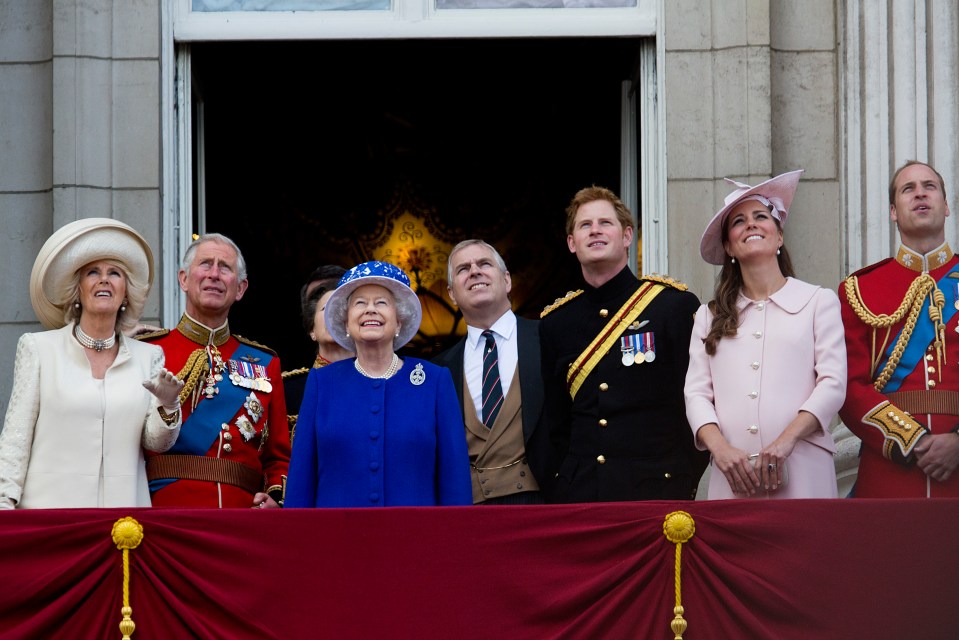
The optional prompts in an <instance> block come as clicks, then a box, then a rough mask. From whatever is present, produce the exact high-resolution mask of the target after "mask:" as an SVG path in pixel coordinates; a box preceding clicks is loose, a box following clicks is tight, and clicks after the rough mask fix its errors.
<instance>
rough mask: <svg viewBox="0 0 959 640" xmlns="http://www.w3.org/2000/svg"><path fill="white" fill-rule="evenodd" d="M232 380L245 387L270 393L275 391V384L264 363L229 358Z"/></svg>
mask: <svg viewBox="0 0 959 640" xmlns="http://www.w3.org/2000/svg"><path fill="white" fill-rule="evenodd" d="M228 364H229V367H230V382H232V383H233V384H234V385H236V386H238V387H243V388H244V389H253V390H254V391H262V392H263V393H270V392H271V391H273V385H272V384H271V383H270V378H269V376H267V375H266V367H264V366H263V365H262V364H253V363H251V362H246V361H243V360H229V361H228Z"/></svg>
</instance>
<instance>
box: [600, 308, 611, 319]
mask: <svg viewBox="0 0 959 640" xmlns="http://www.w3.org/2000/svg"><path fill="white" fill-rule="evenodd" d="M608 315H609V309H600V310H599V317H600V318H605V317H606V316H608Z"/></svg>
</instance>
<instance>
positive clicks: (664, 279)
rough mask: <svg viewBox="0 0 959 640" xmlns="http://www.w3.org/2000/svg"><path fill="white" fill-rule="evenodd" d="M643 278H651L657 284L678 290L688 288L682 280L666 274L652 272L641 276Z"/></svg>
mask: <svg viewBox="0 0 959 640" xmlns="http://www.w3.org/2000/svg"><path fill="white" fill-rule="evenodd" d="M643 280H652V281H653V282H658V283H659V284H664V285H666V286H667V287H672V288H673V289H679V290H680V291H686V290H688V289H689V287H688V286H686V284H685V283H684V282H680V281H679V280H675V279H673V278H670V277H669V276H667V275H661V274H658V273H652V274H650V275H648V276H643Z"/></svg>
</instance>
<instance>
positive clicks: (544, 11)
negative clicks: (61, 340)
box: [0, 0, 959, 475]
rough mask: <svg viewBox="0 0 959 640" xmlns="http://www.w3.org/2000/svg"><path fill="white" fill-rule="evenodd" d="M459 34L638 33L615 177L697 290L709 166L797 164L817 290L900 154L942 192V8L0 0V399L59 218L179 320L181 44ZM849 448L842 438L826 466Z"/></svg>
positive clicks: (742, 175) (770, 1)
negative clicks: (138, 247) (142, 243)
mask: <svg viewBox="0 0 959 640" xmlns="http://www.w3.org/2000/svg"><path fill="white" fill-rule="evenodd" d="M291 8H292V9H297V11H296V12H291V11H289V9H291ZM304 8H307V9H315V10H306V11H304V10H303V9H304ZM464 38H468V39H484V38H488V39H509V38H526V39H537V38H576V39H577V40H578V41H579V42H582V41H588V40H589V39H594V38H595V39H607V38H634V39H636V40H637V42H639V45H638V48H637V50H638V56H637V59H636V61H635V62H634V67H635V71H634V73H633V74H632V77H631V78H630V79H629V82H625V83H624V88H623V100H622V113H623V114H627V115H629V114H631V115H630V117H625V116H624V117H623V124H622V131H623V140H624V143H623V146H622V149H621V157H620V158H619V162H620V166H621V170H622V179H621V181H620V185H619V186H620V190H621V192H622V194H623V195H624V198H625V199H626V200H627V202H628V203H630V204H632V207H633V209H634V211H636V212H637V216H638V220H637V222H638V224H639V225H640V226H641V228H642V245H641V247H640V249H641V255H642V266H641V268H642V269H643V270H644V271H646V272H663V271H667V272H669V273H670V274H671V275H673V276H674V277H677V278H679V279H681V280H684V281H686V282H688V283H689V284H690V286H691V288H692V289H693V291H695V292H696V293H697V294H698V295H699V296H700V297H701V298H708V297H709V296H710V294H711V290H712V284H713V279H714V277H715V274H716V272H715V270H714V269H713V268H712V267H710V266H708V265H706V264H704V263H703V262H702V260H701V259H700V257H699V255H698V252H697V251H696V250H695V247H696V246H698V239H699V237H700V234H701V232H702V229H703V227H704V225H705V223H706V221H707V220H708V219H709V218H710V217H711V216H712V214H713V212H715V211H716V210H717V209H718V208H719V206H720V204H721V203H722V200H723V197H724V196H725V194H726V193H727V192H728V188H727V186H726V185H725V183H724V182H723V178H724V177H726V176H730V177H736V178H737V179H740V180H743V181H745V182H749V183H754V182H756V181H760V180H762V179H764V178H766V177H769V176H770V175H774V174H777V173H780V172H783V171H787V170H791V169H796V168H804V169H805V170H806V171H805V174H804V176H803V180H802V183H801V185H800V189H799V193H798V195H797V198H796V203H795V205H794V207H793V215H792V216H791V217H790V221H789V225H788V228H787V242H788V244H789V247H790V251H791V253H792V255H793V258H794V261H795V263H796V267H797V271H798V272H799V274H800V276H801V277H802V278H803V279H805V280H808V281H811V282H815V283H818V284H822V285H823V286H828V287H835V286H836V285H837V284H838V283H839V281H840V280H841V279H842V278H843V277H844V276H845V275H846V274H847V273H849V272H850V271H852V270H855V269H857V268H859V267H860V266H862V265H864V264H867V263H870V262H873V261H875V260H878V259H880V258H882V257H885V256H888V255H889V254H890V252H891V250H892V248H893V247H894V246H895V243H896V240H897V238H896V232H895V227H894V226H893V225H891V224H890V221H889V217H888V203H887V202H886V199H887V197H886V190H887V183H888V179H889V176H890V175H891V173H892V171H893V170H894V169H895V167H896V166H898V165H900V164H902V163H903V162H904V161H906V160H908V159H920V160H927V161H929V162H931V163H932V164H934V165H935V166H936V167H937V168H938V169H939V170H940V172H941V173H942V174H943V176H944V177H945V180H946V185H947V192H948V194H949V202H950V205H951V207H952V210H953V211H956V210H957V206H959V201H957V199H956V193H957V190H959V145H957V144H956V142H955V141H956V140H957V139H959V96H957V92H959V8H957V7H956V5H955V3H954V2H952V1H951V0H919V1H914V0H893V1H891V2H886V3H875V2H872V1H870V0H804V1H803V2H796V1H793V0H649V1H647V0H593V1H591V0H586V1H585V2H579V3H573V2H565V3H564V2H559V1H557V2H550V1H548V0H543V2H541V3H539V4H538V3H537V2H536V1H533V2H527V1H524V2H512V1H511V0H417V1H416V2H409V1H405V0H393V2H389V1H383V2H377V1H376V0H369V2H366V1H364V2H362V3H360V2H356V1H353V0H343V1H342V2H336V1H334V0H330V1H320V2H309V1H308V0H274V1H271V0H259V1H253V0H236V1H231V0H132V1H131V0H124V1H122V2H121V1H116V0H86V1H84V2H78V1H76V0H38V1H35V2H23V1H21V0H0V87H2V91H0V220H2V221H3V228H4V230H5V232H4V233H3V234H2V235H0V252H2V255H3V256H4V261H5V265H6V267H7V271H6V277H5V278H3V285H2V295H0V299H3V301H4V304H3V305H0V371H6V372H8V374H7V375H6V376H3V377H0V410H2V411H3V412H5V410H6V404H7V399H8V397H9V394H10V386H11V376H10V373H9V372H12V368H13V360H14V355H15V347H16V342H17V338H18V337H19V335H20V334H22V333H23V332H25V331H34V330H38V329H39V328H40V326H39V324H38V323H37V322H36V319H35V317H34V315H33V312H32V309H31V306H30V299H29V291H28V279H29V272H30V268H31V266H32V264H33V260H34V258H35V256H36V254H37V251H38V250H39V248H40V246H41V245H42V243H43V242H44V240H45V239H46V238H47V237H48V236H49V235H50V233H52V231H53V230H54V229H56V228H58V227H60V226H62V225H63V224H65V223H67V222H69V221H71V220H74V219H77V218H81V217H89V216H106V217H114V218H118V219H121V220H123V221H125V222H127V223H129V224H131V225H132V226H134V227H135V228H137V229H138V230H139V231H140V232H141V233H143V234H144V235H145V237H146V238H147V239H148V240H149V241H150V243H151V244H152V246H153V247H154V252H155V255H156V257H157V261H158V264H157V281H156V283H155V286H154V290H153V292H152V293H151V297H150V301H149V304H148V306H147V310H146V317H145V318H144V320H145V321H147V322H151V323H158V324H164V325H170V324H171V323H172V322H174V321H175V319H176V317H177V316H178V314H179V312H180V309H181V308H182V300H181V297H180V294H179V290H178V288H177V286H176V271H177V267H178V257H179V255H180V254H181V253H182V250H183V248H184V247H185V244H186V243H187V242H188V241H189V238H190V235H191V234H192V233H194V232H197V231H202V230H204V229H203V227H204V217H203V206H204V198H203V188H204V176H203V170H204V169H203V162H202V159H203V145H202V136H201V137H198V136H197V132H196V131H195V128H196V127H197V124H198V123H201V124H202V118H198V116H197V106H198V105H199V104H200V103H201V100H200V99H199V95H200V94H199V90H200V89H201V88H202V87H198V86H196V85H195V84H194V82H193V75H192V69H191V50H192V48H193V47H196V46H197V45H199V44H203V43H209V42H218V41H233V42H241V43H242V42H251V43H253V42H264V41H276V40H291V41H300V42H310V41H324V40H351V39H356V40H364V39H365V40H370V41H372V40H377V41H387V42H389V41H397V42H399V41H401V40H405V41H408V40H416V39H423V40H429V39H433V40H436V41H437V42H441V41H444V40H446V41H449V40H451V39H464ZM571 55H576V54H575V51H573V52H572V54H571ZM384 63H385V64H384V66H385V67H386V69H387V71H388V60H387V61H384ZM551 64H555V65H562V64H564V62H563V60H555V61H552V62H551ZM588 87H589V84H588V82H583V83H582V84H581V85H579V87H578V90H580V91H587V90H588ZM197 140H200V142H199V143H198V142H197ZM949 222H950V226H949V228H948V237H949V239H950V241H951V242H952V243H953V244H954V246H955V243H956V238H957V235H959V234H957V228H959V227H957V226H956V225H957V223H956V218H955V217H953V218H952V219H951V220H950V221H949ZM217 230H219V229H217ZM561 249H562V248H560V250H561ZM264 339H268V338H264ZM841 429H842V428H841V427H840V430H841ZM837 435H840V434H837ZM854 449H855V442H854V441H852V440H850V439H848V438H845V437H844V436H842V442H841V450H842V452H843V453H841V455H840V458H839V460H840V462H839V463H838V464H839V466H840V469H841V472H842V474H845V475H848V474H849V473H851V472H852V471H854V467H855V456H854Z"/></svg>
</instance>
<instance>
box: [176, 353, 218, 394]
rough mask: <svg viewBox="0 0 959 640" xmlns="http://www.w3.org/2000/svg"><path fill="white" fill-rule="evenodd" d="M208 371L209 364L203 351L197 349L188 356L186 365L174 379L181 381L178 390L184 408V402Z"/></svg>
mask: <svg viewBox="0 0 959 640" xmlns="http://www.w3.org/2000/svg"><path fill="white" fill-rule="evenodd" d="M209 370H210V363H209V362H207V355H206V351H205V350H204V349H197V350H196V351H194V352H193V353H191V354H190V357H189V358H188V359H187V361H186V364H185V365H183V368H182V369H180V373H178V374H176V377H177V378H179V379H180V380H183V388H182V389H180V404H181V405H182V406H186V400H187V398H189V397H190V396H191V394H192V393H193V390H194V389H196V384H197V382H199V381H200V379H201V378H203V377H204V376H205V375H206V374H207V372H208V371H209Z"/></svg>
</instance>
